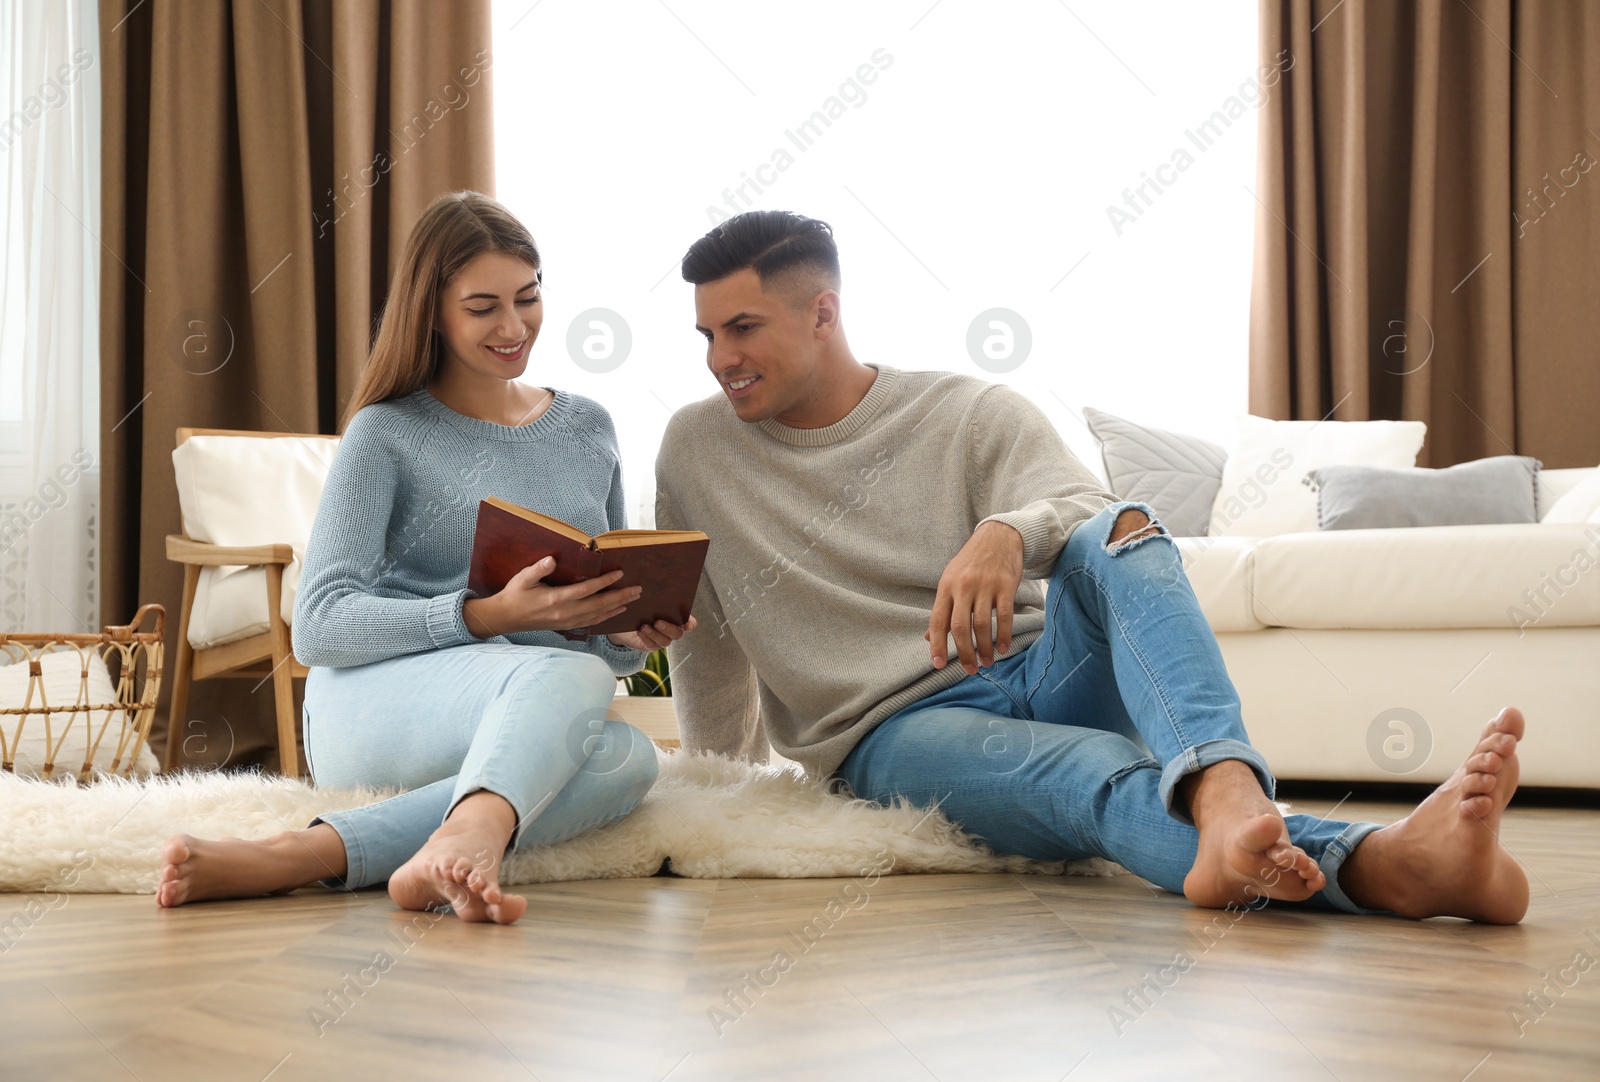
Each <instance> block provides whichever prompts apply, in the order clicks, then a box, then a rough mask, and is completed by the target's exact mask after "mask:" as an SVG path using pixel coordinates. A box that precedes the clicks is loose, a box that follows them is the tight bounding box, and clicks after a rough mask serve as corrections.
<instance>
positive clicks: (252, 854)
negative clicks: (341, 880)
mask: <svg viewBox="0 0 1600 1082" xmlns="http://www.w3.org/2000/svg"><path fill="white" fill-rule="evenodd" d="M345 870H346V865H345V854H344V842H343V840H342V839H340V837H339V832H338V831H336V830H334V829H333V828H332V827H331V826H329V825H328V824H326V823H318V824H317V825H316V826H314V827H312V828H311V829H309V830H296V831H286V832H284V833H282V834H277V835H274V836H273V837H271V838H264V839H261V840H260V841H245V840H243V839H241V838H222V839H220V840H217V839H206V838H196V837H194V836H193V835H191V834H174V835H173V836H172V837H170V838H168V839H167V840H166V843H165V844H164V845H162V847H161V880H160V882H159V883H158V884H157V886H156V904H158V905H162V906H166V907H169V908H170V907H172V906H179V905H183V904H184V903H185V902H200V901H205V900H207V899H210V898H258V897H260V896H261V895H263V894H287V893H288V892H289V891H291V890H295V889H297V888H299V887H303V886H305V885H306V884H308V883H314V882H316V881H317V880H318V879H324V878H329V877H338V876H342V875H344V873H345Z"/></svg>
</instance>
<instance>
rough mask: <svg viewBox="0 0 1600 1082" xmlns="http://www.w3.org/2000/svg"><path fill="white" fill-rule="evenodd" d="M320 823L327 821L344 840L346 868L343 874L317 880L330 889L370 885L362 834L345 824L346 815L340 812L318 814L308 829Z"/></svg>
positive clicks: (353, 888)
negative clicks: (362, 845) (362, 846)
mask: <svg viewBox="0 0 1600 1082" xmlns="http://www.w3.org/2000/svg"><path fill="white" fill-rule="evenodd" d="M319 823H326V824H327V825H328V826H330V827H332V828H333V829H334V831H335V833H337V834H338V835H339V839H340V840H341V841H343V842H344V860H345V869H344V875H342V876H338V875H329V876H324V877H323V878H321V879H319V880H317V882H318V883H320V884H322V885H323V886H324V887H327V888H328V889H329V890H357V889H359V887H358V886H352V884H359V886H366V885H368V884H369V882H370V881H369V880H368V879H367V855H366V852H365V851H364V850H363V849H362V848H361V838H360V836H359V835H358V834H356V832H355V831H353V830H351V829H350V828H349V826H347V825H346V824H345V821H344V816H342V815H340V814H339V813H338V812H331V813H329V814H328V815H319V816H317V817H316V818H315V819H313V820H311V822H309V823H307V824H306V829H307V830H310V829H311V828H312V827H314V826H317V825H318V824H319Z"/></svg>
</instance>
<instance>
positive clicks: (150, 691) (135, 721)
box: [0, 605, 167, 782]
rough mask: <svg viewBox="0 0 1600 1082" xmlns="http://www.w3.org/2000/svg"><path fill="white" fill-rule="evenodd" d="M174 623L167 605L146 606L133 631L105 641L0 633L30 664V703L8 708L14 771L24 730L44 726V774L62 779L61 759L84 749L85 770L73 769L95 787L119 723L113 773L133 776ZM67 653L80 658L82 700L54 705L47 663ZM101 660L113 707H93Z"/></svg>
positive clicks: (5, 737) (5, 739)
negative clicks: (92, 685)
mask: <svg viewBox="0 0 1600 1082" xmlns="http://www.w3.org/2000/svg"><path fill="white" fill-rule="evenodd" d="M151 613H154V614H155V627H154V629H153V630H150V631H139V630H137V628H138V627H139V625H141V624H142V623H144V621H145V617H146V615H148V614H151ZM166 621H167V612H166V609H164V608H162V607H161V606H160V605H141V606H140V607H139V611H138V612H136V613H134V614H133V619H132V620H131V621H130V622H129V623H128V624H127V625H126V626H120V627H116V626H108V627H107V628H106V629H105V630H104V631H102V632H101V633H100V634H98V635H87V634H79V635H64V634H63V635H11V634H7V633H6V632H3V631H0V651H3V652H4V653H5V654H6V656H7V659H8V660H9V661H10V662H11V663H12V664H21V663H22V662H24V661H25V662H27V664H28V692H27V698H26V699H25V700H24V701H23V704H22V705H21V706H0V760H3V766H4V769H5V770H6V772H7V773H11V772H13V770H14V763H15V760H16V755H17V748H18V747H19V746H20V744H21V740H22V730H23V727H24V726H26V725H38V724H43V725H44V730H45V746H46V753H45V757H44V763H43V765H42V766H41V768H40V776H41V777H45V778H50V777H52V776H54V775H55V772H56V759H57V757H58V756H62V755H67V756H75V755H76V753H77V749H78V748H80V747H81V748H83V749H84V756H83V761H82V763H81V765H80V764H72V766H71V767H69V769H73V773H74V775H75V776H76V777H77V779H78V781H79V782H87V781H90V780H92V775H93V773H94V770H93V764H94V761H95V757H96V756H97V755H98V754H99V750H100V744H101V742H102V741H103V740H104V739H105V736H106V732H107V730H108V729H110V728H111V724H112V722H113V721H116V722H117V723H118V726H119V728H118V732H117V737H116V746H115V755H114V756H113V758H112V760H111V766H110V770H109V772H110V773H112V774H120V775H121V776H123V777H128V776H129V775H130V774H131V773H132V771H133V767H134V764H135V763H136V762H137V761H138V758H139V749H140V747H141V746H143V745H144V744H145V743H146V742H147V741H148V740H149V739H150V725H151V722H153V721H154V720H155V712H156V697H157V696H158V695H159V694H160V693H161V655H162V633H163V631H164V630H165V627H166ZM67 650H74V651H76V652H77V655H78V662H79V666H78V668H79V671H80V672H81V674H82V678H81V680H80V681H79V684H78V694H77V698H76V701H74V702H71V703H67V702H60V703H52V702H48V701H46V700H47V696H46V694H45V683H44V674H43V672H42V670H41V668H40V664H39V659H40V658H42V657H44V656H45V655H46V654H51V653H62V652H65V651H67ZM96 657H98V658H99V659H100V660H101V661H103V662H104V663H105V666H106V670H107V672H108V673H109V674H110V676H111V681H112V686H113V687H114V688H115V689H116V691H115V694H114V695H113V696H112V701H110V702H90V701H89V699H90V697H91V696H90V691H89V671H90V665H91V663H92V662H93V660H94V659H95V658H96ZM41 716H42V717H43V721H42V722H41V721H40V720H39V719H40V717H41ZM80 722H81V724H80ZM74 735H76V736H77V739H75V740H74V741H73V744H72V748H71V750H69V751H66V752H63V750H62V749H63V748H65V747H66V745H67V738H68V737H71V736H74ZM62 765H63V766H68V764H65V763H64V764H62Z"/></svg>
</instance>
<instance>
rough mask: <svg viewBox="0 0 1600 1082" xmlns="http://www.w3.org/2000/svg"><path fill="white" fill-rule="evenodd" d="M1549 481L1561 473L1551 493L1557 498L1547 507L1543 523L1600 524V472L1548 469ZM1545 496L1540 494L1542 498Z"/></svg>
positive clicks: (1592, 468) (1551, 487) (1552, 485)
mask: <svg viewBox="0 0 1600 1082" xmlns="http://www.w3.org/2000/svg"><path fill="white" fill-rule="evenodd" d="M1543 473H1544V476H1545V478H1546V479H1550V477H1551V474H1560V475H1561V476H1560V477H1559V478H1557V479H1555V481H1554V483H1553V484H1550V485H1549V486H1548V488H1549V491H1550V493H1551V494H1552V495H1554V496H1555V497H1556V498H1555V499H1554V500H1553V501H1552V502H1551V503H1548V504H1544V505H1543V507H1544V508H1545V512H1544V517H1543V518H1541V519H1540V520H1539V521H1540V522H1600V469H1597V468H1594V467H1590V468H1589V469H1578V470H1545V471H1543ZM1542 495H1543V493H1541V496H1542Z"/></svg>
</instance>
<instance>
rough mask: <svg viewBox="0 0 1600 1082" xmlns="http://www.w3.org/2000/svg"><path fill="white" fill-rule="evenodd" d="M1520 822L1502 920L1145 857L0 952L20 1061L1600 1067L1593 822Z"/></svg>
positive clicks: (1533, 815) (666, 887)
mask: <svg viewBox="0 0 1600 1082" xmlns="http://www.w3.org/2000/svg"><path fill="white" fill-rule="evenodd" d="M1334 803H1335V802H1333V801H1325V802H1321V803H1320V804H1310V803H1308V804H1307V805H1305V806H1303V807H1297V808H1296V809H1295V810H1297V811H1305V812H1307V813H1309V814H1326V813H1327V812H1329V811H1330V810H1332V808H1333V806H1334ZM1402 810H1403V809H1401V808H1400V807H1399V806H1396V805H1389V804H1358V803H1351V802H1347V803H1345V804H1343V805H1341V806H1339V808H1338V811H1337V814H1338V815H1339V816H1340V817H1341V818H1349V819H1371V820H1373V821H1377V822H1391V821H1393V820H1394V819H1395V818H1397V817H1398V816H1399V815H1400V814H1402ZM1504 836H1505V839H1506V842H1507V844H1508V846H1509V847H1510V848H1511V849H1512V851H1513V852H1514V853H1515V854H1516V855H1517V857H1518V859H1519V860H1521V861H1523V862H1524V864H1525V865H1526V867H1527V868H1528V869H1529V872H1530V875H1531V876H1532V877H1533V880H1534V883H1535V887H1534V894H1533V906H1532V910H1531V911H1530V913H1529V915H1528V919H1527V921H1526V922H1525V923H1524V924H1522V925H1520V926H1518V927H1514V928H1495V927H1488V926H1483V925H1473V924H1468V923H1466V922H1462V921H1453V920H1433V921H1405V920H1398V919H1394V918H1386V917H1355V916H1349V915H1344V914H1336V913H1325V912H1324V913H1317V912H1309V911H1306V910H1300V909H1293V908H1288V907H1269V908H1267V909H1265V910H1261V911H1249V912H1244V913H1242V914H1238V915H1236V916H1233V917H1219V914H1218V913H1217V912H1216V911H1208V910H1200V909H1196V908H1194V907H1192V906H1190V905H1189V904H1188V903H1187V902H1185V901H1184V900H1183V899H1182V898H1179V897H1175V896H1173V895H1168V894H1164V893H1162V892H1160V891H1157V890H1155V889H1154V888H1151V887H1150V886H1149V885H1148V884H1145V883H1143V882H1142V881H1140V880H1138V879H1135V878H1134V877H1131V876H1126V877H1119V878H1114V879H1103V878H1101V879H1095V878H1070V877H1065V878H1064V877H1052V876H1029V875H929V876H892V875H891V876H883V877H881V878H877V879H876V880H875V881H873V880H872V879H871V878H870V877H856V878H854V879H837V880H746V881H739V880H720V881H698V880H683V879H675V878H664V877H663V878H652V879H640V880H607V881H598V882H587V883H560V884H546V885H542V886H530V887H522V888H517V889H518V890H519V892H520V893H522V894H524V895H525V896H526V897H527V898H528V899H529V901H530V907H529V911H528V916H527V917H526V918H525V919H524V920H523V921H521V922H519V923H518V924H517V925H515V926H512V927H508V928H498V927H492V926H489V927H485V926H463V925H461V924H460V923H459V922H457V921H456V920H455V919H454V918H451V917H443V918H438V919H434V918H431V917H428V916H426V915H418V914H409V913H402V912H400V911H398V910H396V909H395V908H394V907H393V906H392V904H391V903H390V902H389V900H388V898H387V896H386V895H385V894H384V893H383V892H382V891H364V892H360V893H357V894H353V895H351V894H337V893H332V892H328V891H324V890H322V889H321V888H311V889H307V890H304V891H299V892H297V893H295V894H293V895H290V896H287V897H281V898H271V899H259V900H254V901H246V902H226V903H208V904H202V905H196V906H189V907H185V908H183V909H179V910H172V911H169V910H160V909H158V908H157V907H156V906H155V905H154V903H153V901H152V899H150V898H149V897H143V896H140V897H121V896H100V895H74V896H70V897H68V898H66V900H65V902H64V904H63V903H62V902H61V900H60V899H57V900H56V902H55V903H54V905H55V906H56V907H55V908H51V909H48V910H47V911H46V912H44V913H43V915H42V916H41V917H40V918H39V919H38V920H36V921H33V922H32V923H31V924H30V925H29V926H28V927H27V928H26V931H25V933H24V934H23V935H22V936H20V937H15V938H14V939H13V941H12V942H11V944H10V946H9V948H8V949H6V950H5V952H4V954H3V955H0V1042H3V1048H4V1053H3V1054H4V1061H3V1066H0V1076H3V1077H5V1078H7V1079H12V1078H16V1079H35V1078H37V1079H50V1080H52V1082H53V1080H56V1079H77V1078H84V1079H109V1078H136V1079H141V1080H151V1082H153V1080H155V1079H162V1080H169V1079H170V1080H179V1082H181V1080H186V1079H197V1080H201V1079H203V1080H206V1082H212V1080H215V1079H244V1080H246V1082H257V1080H260V1079H264V1078H266V1077H268V1076H270V1077H271V1078H272V1079H273V1080H275V1082H284V1080H290V1079H326V1078H329V1077H347V1078H380V1079H393V1080H399V1079H410V1078H462V1077H471V1078H474V1079H482V1080H492V1079H501V1078H505V1079H527V1078H530V1077H532V1078H537V1079H539V1080H541V1082H566V1080H573V1082H579V1080H583V1082H587V1080H601V1082H604V1080H610V1079H619V1080H648V1082H658V1080H661V1079H663V1078H669V1079H670V1080H671V1082H691V1080H699V1079H750V1078H760V1079H788V1078H794V1079H814V1078H818V1077H831V1076H837V1077H841V1078H875V1079H887V1080H898V1079H936V1080H939V1082H958V1080H964V1079H983V1080H986V1082H987V1080H991V1079H1017V1080H1028V1082H1061V1080H1062V1079H1064V1078H1070V1079H1072V1080H1074V1082H1083V1080H1088V1079H1099V1078H1105V1079H1116V1080H1118V1082H1125V1080H1128V1079H1139V1078H1170V1077H1185V1078H1218V1079H1221V1078H1230V1079H1237V1078H1239V1077H1242V1076H1249V1077H1304V1078H1318V1077H1325V1078H1339V1079H1363V1080H1364V1079H1389V1078H1393V1079H1413V1078H1438V1079H1444V1080H1447V1082H1459V1080H1460V1079H1463V1078H1465V1077H1468V1076H1469V1075H1470V1077H1471V1078H1472V1079H1473V1080H1475V1082H1484V1080H1493V1079H1519V1080H1520V1079H1529V1078H1552V1079H1557V1078H1588V1077H1594V1075H1595V1072H1596V1064H1597V1063H1600V811H1597V810H1594V809H1563V808H1530V809H1526V810H1523V809H1513V810H1512V812H1511V813H1510V814H1509V815H1508V816H1507V818H1506V823H1505V827H1504ZM29 897H30V896H27V895H12V896H9V897H6V898H3V899H0V915H3V914H4V913H6V912H10V911H13V910H17V909H20V908H21V907H22V906H24V905H26V903H27V900H28V898H29ZM33 897H41V899H42V896H33ZM1584 958H1587V959H1588V960H1589V961H1588V967H1584V968H1579V967H1582V966H1583V965H1584V964H1583V962H1582V959H1584ZM1179 960H1184V961H1182V964H1178V962H1179ZM1589 967H1592V968H1589Z"/></svg>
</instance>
